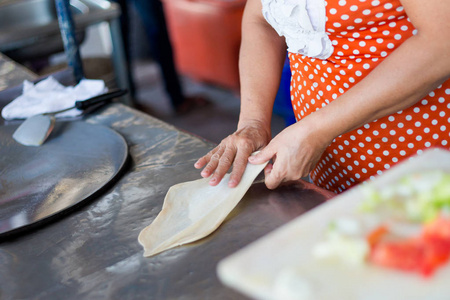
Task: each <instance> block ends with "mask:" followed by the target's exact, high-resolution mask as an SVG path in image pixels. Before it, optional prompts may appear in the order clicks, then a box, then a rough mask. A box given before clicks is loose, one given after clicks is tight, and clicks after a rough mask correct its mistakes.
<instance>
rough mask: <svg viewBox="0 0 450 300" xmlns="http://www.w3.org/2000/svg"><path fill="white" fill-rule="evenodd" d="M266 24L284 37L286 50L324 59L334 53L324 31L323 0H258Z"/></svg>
mask: <svg viewBox="0 0 450 300" xmlns="http://www.w3.org/2000/svg"><path fill="white" fill-rule="evenodd" d="M261 1H262V6H263V9H262V12H263V15H264V18H266V20H267V22H268V23H269V24H270V25H271V26H272V27H273V28H274V29H275V30H276V32H277V33H278V34H279V35H280V36H284V37H285V38H286V44H287V46H288V51H289V52H293V53H298V54H301V55H306V56H309V57H316V58H320V59H326V58H328V57H330V56H331V54H332V53H333V51H334V48H333V45H332V44H331V41H330V39H329V37H328V35H327V33H326V32H325V22H326V15H325V1H324V0H261Z"/></svg>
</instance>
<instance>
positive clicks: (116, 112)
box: [0, 56, 333, 299]
mask: <svg viewBox="0 0 450 300" xmlns="http://www.w3.org/2000/svg"><path fill="white" fill-rule="evenodd" d="M1 60H2V57H1V56H0V62H1ZM22 80H23V79H22ZM11 82H14V83H15V82H16V79H15V78H14V80H12V81H9V82H8V85H9V86H11ZM18 93H20V87H17V88H15V89H12V90H9V91H8V93H6V94H5V93H4V92H3V94H2V97H0V107H1V106H2V105H4V104H5V103H6V101H8V98H9V97H15V96H17V94H18ZM86 121H87V122H89V123H92V124H102V125H105V126H108V127H110V128H112V129H114V130H116V131H117V132H118V133H120V134H121V135H122V136H123V137H124V138H125V140H126V142H127V144H128V146H129V151H130V164H129V166H128V168H127V169H126V170H125V172H124V174H123V175H122V177H121V178H119V180H118V181H117V182H116V183H115V185H113V186H112V187H111V188H109V189H107V190H106V191H105V192H104V193H103V194H102V195H101V196H99V197H98V198H96V199H94V200H92V201H89V202H88V203H86V204H85V205H84V206H82V207H80V208H78V209H77V210H75V211H74V212H72V213H70V214H68V215H66V216H64V217H63V218H60V219H58V220H56V221H54V222H52V223H50V224H47V225H45V226H43V227H41V228H40V229H37V230H34V231H31V232H28V233H26V234H23V235H20V236H18V237H15V238H14V239H11V240H7V241H4V242H2V243H0V299H246V298H245V297H244V296H242V295H241V294H239V293H237V292H235V291H233V290H231V289H229V288H227V287H225V286H223V285H222V284H221V283H220V282H219V281H218V279H217V276H216V271H215V269H216V265H217V263H218V261H219V260H221V259H222V258H224V257H226V256H228V255H230V254H232V253H234V252H235V251H237V250H239V249H241V248H242V247H244V246H245V245H247V244H249V243H251V242H253V241H254V240H256V239H257V238H259V237H261V236H263V235H265V234H266V233H268V232H270V231H272V230H273V229H275V228H277V227H279V226H280V225H282V224H284V223H286V222H288V221H289V220H291V219H293V218H295V217H296V216H298V215H301V214H302V213H304V212H305V211H307V210H309V209H311V208H312V207H314V206H316V205H318V204H320V203H322V202H323V201H325V199H326V198H327V197H330V196H332V195H333V194H331V193H329V192H326V191H324V190H321V189H319V188H316V187H315V186H313V185H312V184H309V183H306V182H303V181H299V182H296V183H291V184H289V185H284V186H282V187H280V188H278V189H276V190H274V191H270V190H268V189H266V187H265V186H264V184H263V183H255V184H254V185H253V186H252V187H251V188H250V190H249V191H248V192H247V194H246V195H245V196H244V198H243V199H242V200H241V202H240V203H239V205H238V206H237V207H236V208H235V209H234V210H233V211H232V213H231V214H230V215H229V217H228V218H227V219H226V220H225V222H224V223H223V224H222V225H221V226H220V227H219V228H218V230H217V231H215V232H214V233H212V234H211V235H210V236H208V237H206V238H204V239H202V240H201V241H198V242H196V243H193V244H190V245H185V246H181V247H178V248H175V249H172V250H169V251H166V252H163V253H161V254H159V255H156V256H154V257H151V258H144V257H143V256H142V255H143V249H142V247H141V246H140V244H139V243H138V241H137V237H138V234H139V232H140V230H141V229H142V228H144V227H145V226H147V225H149V224H150V223H151V221H152V220H153V219H154V218H155V217H156V215H157V214H158V213H159V211H160V209H161V207H162V203H163V200H164V196H165V194H166V193H167V191H168V189H169V187H170V186H172V185H174V184H176V183H180V182H184V181H188V180H195V179H198V178H199V177H200V176H199V171H198V170H196V169H195V168H194V167H193V163H194V162H195V160H196V159H197V158H198V157H200V156H201V155H203V154H204V153H206V152H207V151H208V150H209V149H211V148H212V147H213V146H214V144H213V143H211V142H208V141H205V140H203V139H201V138H199V137H196V136H193V135H191V134H189V133H186V132H183V131H180V130H178V129H177V128H175V127H173V126H170V125H168V124H166V123H164V122H162V121H160V120H157V119H155V118H153V117H151V116H148V115H146V114H144V113H141V112H139V111H137V110H134V109H132V108H130V107H127V106H124V105H122V104H111V105H109V106H108V107H106V108H103V109H102V110H100V111H97V112H95V114H92V115H90V116H89V117H87V118H86ZM205 122H207V120H205ZM1 123H2V120H0V126H1ZM93 142H95V141H93ZM0 192H1V191H0ZM292 238H295V237H292Z"/></svg>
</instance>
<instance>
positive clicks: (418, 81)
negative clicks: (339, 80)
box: [250, 0, 450, 188]
mask: <svg viewBox="0 0 450 300" xmlns="http://www.w3.org/2000/svg"><path fill="white" fill-rule="evenodd" d="M401 2H402V4H403V6H404V8H405V11H406V12H407V14H408V16H409V18H410V20H411V22H412V23H413V25H414V26H415V27H416V29H417V30H418V33H417V35H415V36H412V37H411V38H409V39H408V40H406V41H405V42H404V43H403V44H402V45H401V46H399V47H398V48H397V49H396V50H395V51H393V52H392V53H391V54H390V55H389V56H388V57H387V58H386V59H385V60H384V61H383V62H382V63H380V64H379V65H378V66H377V67H376V68H375V69H374V70H373V71H372V72H371V73H370V74H369V75H367V76H366V77H365V78H364V79H363V80H361V81H360V82H359V83H358V84H356V85H355V86H354V87H353V88H351V89H350V90H348V91H347V92H346V93H345V94H344V95H342V96H340V97H339V98H338V99H336V100H335V101H333V102H331V103H330V104H329V105H327V106H326V107H324V108H323V109H321V110H319V111H317V112H315V113H313V114H311V115H309V116H307V117H306V118H304V119H302V120H301V121H300V122H298V123H297V124H294V125H293V126H291V127H293V128H288V130H285V131H283V132H282V133H281V134H280V135H278V136H277V137H275V138H274V139H273V140H272V142H271V143H270V144H269V145H268V146H267V147H266V148H265V149H264V151H262V152H261V153H260V155H259V156H258V157H256V158H252V159H250V161H251V162H254V163H260V162H263V161H267V160H269V159H271V158H276V162H275V164H274V165H273V169H268V170H267V171H266V175H267V176H266V185H267V186H268V187H269V188H274V187H276V186H278V185H279V183H280V182H281V181H284V180H294V179H298V178H299V177H302V176H306V175H307V174H308V173H309V171H310V170H311V168H312V167H313V166H314V165H315V163H316V162H317V161H318V159H319V157H320V155H321V153H322V152H323V150H324V149H325V147H326V146H327V145H329V144H330V143H331V141H332V140H333V139H334V138H336V137H337V136H339V135H341V134H343V133H346V132H348V131H350V130H353V129H355V128H358V127H360V126H362V125H363V124H366V123H368V122H371V121H373V120H376V119H379V118H381V117H383V116H386V115H389V114H392V113H395V112H397V111H399V110H403V109H405V108H408V107H410V106H412V105H413V104H415V103H416V102H417V101H419V100H421V99H422V98H423V97H424V96H425V95H427V94H428V93H429V92H431V91H432V90H434V89H435V88H436V87H438V86H439V85H440V84H442V83H443V82H444V81H446V80H447V79H448V78H449V76H450V22H449V19H448V16H449V15H450V2H449V1H441V0H427V1H422V0H402V1H401ZM295 142H296V143H299V144H297V145H294V144H295ZM311 162H312V163H311Z"/></svg>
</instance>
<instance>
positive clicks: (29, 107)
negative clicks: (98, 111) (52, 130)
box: [2, 76, 107, 120]
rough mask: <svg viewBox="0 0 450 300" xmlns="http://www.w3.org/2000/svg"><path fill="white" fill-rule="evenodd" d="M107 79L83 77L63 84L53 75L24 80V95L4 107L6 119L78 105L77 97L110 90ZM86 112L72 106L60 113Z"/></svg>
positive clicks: (84, 97)
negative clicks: (68, 83) (36, 79)
mask: <svg viewBox="0 0 450 300" xmlns="http://www.w3.org/2000/svg"><path fill="white" fill-rule="evenodd" d="M106 90H107V89H106V87H105V83H104V81H103V80H96V79H95V80H94V79H83V80H81V81H80V82H79V83H78V84H77V85H76V86H67V87H66V86H63V85H61V84H60V83H59V82H58V81H57V80H55V79H54V78H53V77H51V76H50V77H48V78H46V79H44V80H42V81H40V82H38V83H37V84H33V83H32V82H29V81H26V80H25V81H24V83H23V92H22V95H20V96H19V97H17V98H16V99H14V100H13V101H12V102H11V103H9V104H8V105H6V106H5V107H4V108H3V110H2V117H3V118H4V119H5V120H12V119H25V118H28V117H31V116H34V115H37V114H42V113H46V112H54V111H58V110H63V109H65V108H69V107H73V106H75V101H79V100H86V99H88V98H91V97H94V96H97V95H99V94H102V93H104V92H105V91H106ZM81 113H82V111H80V110H78V109H71V110H69V111H66V112H64V113H61V114H58V115H57V116H58V117H75V116H78V115H80V114H81Z"/></svg>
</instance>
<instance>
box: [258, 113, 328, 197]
mask: <svg viewBox="0 0 450 300" xmlns="http://www.w3.org/2000/svg"><path fill="white" fill-rule="evenodd" d="M303 123H305V122H302V121H300V122H298V123H296V124H294V125H291V126H289V127H288V128H286V129H284V130H283V131H282V132H281V133H279V134H278V135H277V136H276V137H274V138H273V140H272V141H271V142H270V143H269V144H268V145H267V146H266V147H265V148H264V149H263V150H261V151H260V152H259V153H258V154H257V155H254V156H251V157H250V158H249V162H250V163H252V164H261V163H263V162H266V161H268V160H270V159H272V161H273V165H272V164H268V165H267V166H266V168H265V170H264V173H265V183H266V186H267V188H269V189H274V188H276V187H278V185H280V183H281V182H283V181H291V180H298V179H300V178H302V177H305V176H308V174H309V172H310V171H311V170H312V169H313V167H314V166H315V165H316V163H317V162H318V161H319V159H320V157H321V155H322V153H323V151H324V150H325V148H326V147H327V146H328V145H329V144H330V143H331V140H329V139H327V138H324V137H325V135H321V136H318V135H317V133H316V132H314V131H313V130H311V129H309V128H308V126H304V124H303Z"/></svg>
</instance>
